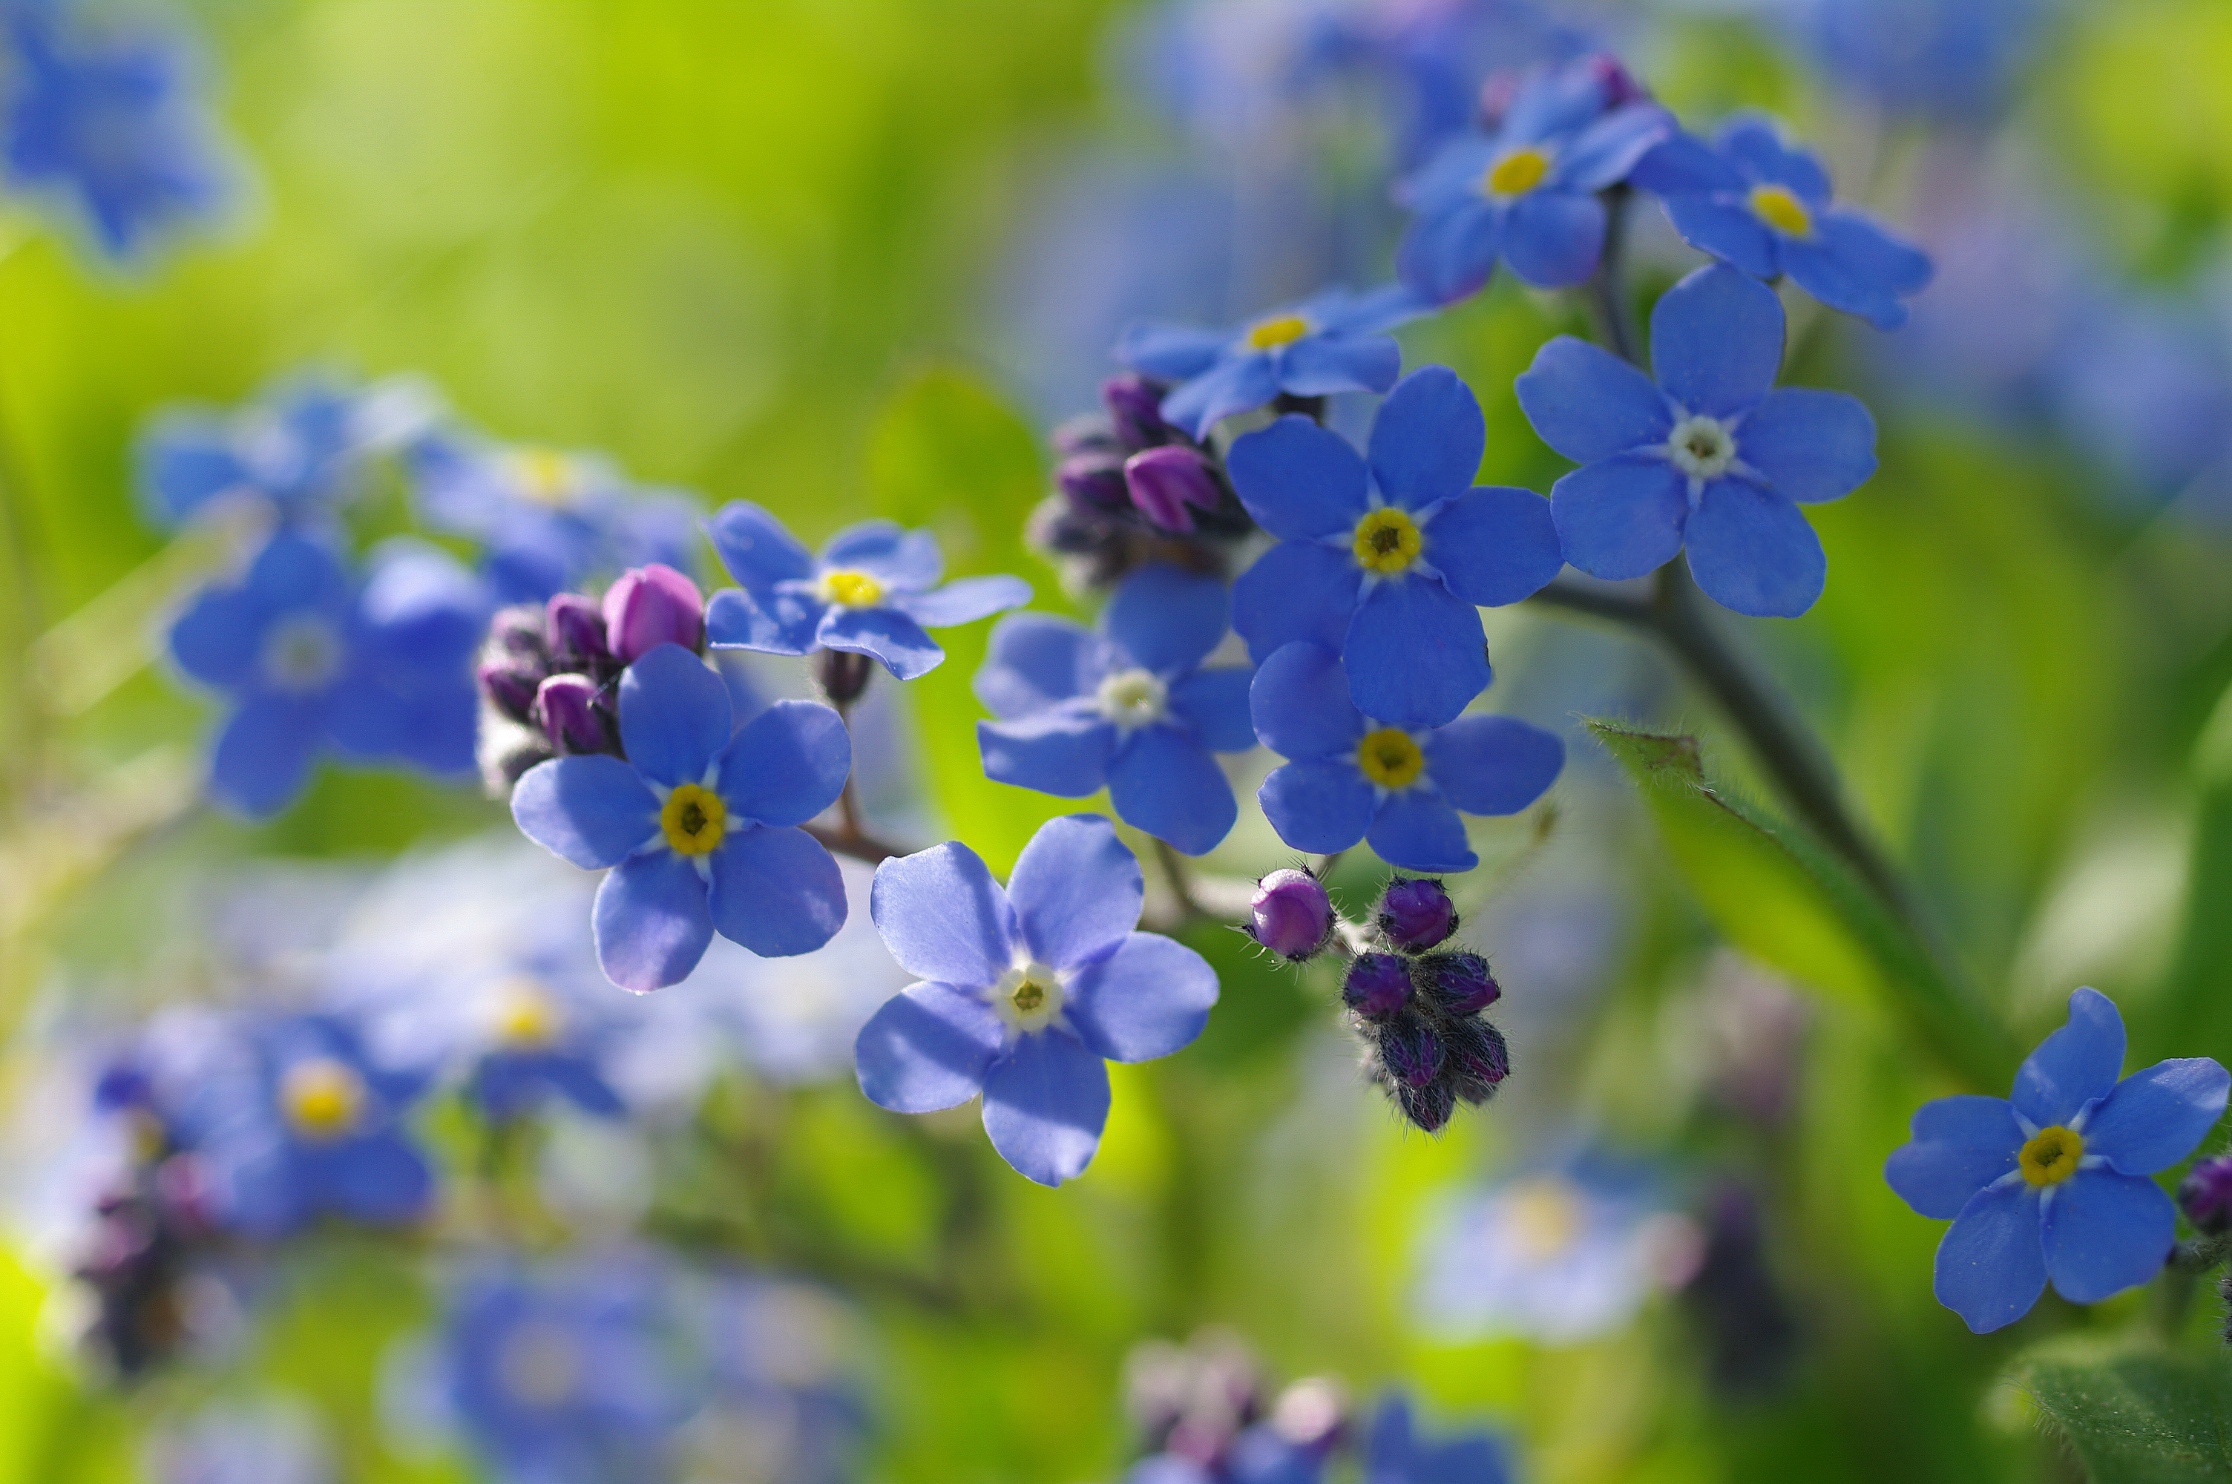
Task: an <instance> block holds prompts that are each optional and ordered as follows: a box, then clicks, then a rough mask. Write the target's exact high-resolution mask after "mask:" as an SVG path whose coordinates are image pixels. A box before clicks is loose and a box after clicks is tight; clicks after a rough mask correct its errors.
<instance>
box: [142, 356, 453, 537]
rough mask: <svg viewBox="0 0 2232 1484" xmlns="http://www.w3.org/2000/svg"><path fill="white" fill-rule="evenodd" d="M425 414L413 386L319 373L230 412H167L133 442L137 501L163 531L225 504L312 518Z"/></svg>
mask: <svg viewBox="0 0 2232 1484" xmlns="http://www.w3.org/2000/svg"><path fill="white" fill-rule="evenodd" d="M429 413H430V399H429V395H428V393H426V392H425V391H424V390H423V389H422V388H421V387H419V386H418V385H416V384H415V383H412V382H408V381H390V382H382V383H377V384H375V385H372V386H369V387H349V386H344V385H341V384H339V383H337V382H335V381H332V380H330V379H327V378H325V377H321V376H298V377H290V378H288V379H287V380H284V381H281V382H278V383H276V384H274V385H272V386H270V387H268V388H266V389H265V390H264V391H263V392H262V393H261V394H260V395H258V396H257V397H256V399H255V400H254V401H252V402H250V403H249V404H248V405H247V406H245V407H242V408H240V409H239V410H238V411H235V412H210V411H205V410H199V409H196V410H181V411H172V412H167V413H164V414H163V415H162V416H160V417H158V418H157V419H156V421H155V422H154V424H153V425H152V426H151V427H150V428H149V429H148V430H147V431H146V433H145V434H144V435H143V436H142V437H141V438H140V441H139V447H138V450H137V459H136V462H137V479H138V484H139V493H140V503H141V505H142V507H143V508H145V509H146V511H147V512H148V514H149V516H150V517H151V518H152V519H153V520H154V521H155V522H156V523H157V524H159V525H164V526H173V525H177V524H178V523H179V522H181V521H184V520H188V519H190V518H192V517H194V516H196V515H200V514H204V513H206V512H208V511H209V510H211V509H212V508H216V507H221V506H224V505H229V504H231V503H232V502H235V501H248V502H253V503H256V504H260V505H264V506H267V507H268V508H269V509H270V510H271V511H272V513H273V514H274V515H276V516H277V517H278V518H279V519H280V520H282V521H288V522H301V521H305V520H311V519H315V518H317V517H319V516H322V515H324V514H326V513H327V512H329V511H330V510H331V509H332V507H334V506H336V505H338V504H340V503H341V502H343V501H344V500H346V499H348V498H349V497H350V496H352V495H354V494H355V493H356V491H357V485H358V482H359V477H360V476H361V474H362V473H363V470H364V466H365V463H366V462H367V460H368V459H369V458H371V457H372V456H373V455H375V454H377V453H380V452H381V451H383V450H385V449H387V448H390V447H394V446H396V445H398V444H400V443H401V442H402V441H403V440H404V439H406V438H409V437H411V436H413V435H414V434H415V433H416V432H417V429H418V425H419V424H420V423H421V422H422V421H423V420H424V419H425V418H426V417H427V416H428V415H429Z"/></svg>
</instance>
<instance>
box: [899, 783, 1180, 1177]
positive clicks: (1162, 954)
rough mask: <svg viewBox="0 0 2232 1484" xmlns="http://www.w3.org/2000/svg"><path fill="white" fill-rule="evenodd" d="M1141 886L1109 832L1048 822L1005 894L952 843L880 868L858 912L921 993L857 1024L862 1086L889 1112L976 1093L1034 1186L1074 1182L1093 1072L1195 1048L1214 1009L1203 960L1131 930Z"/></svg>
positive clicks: (1087, 824)
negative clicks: (863, 910)
mask: <svg viewBox="0 0 2232 1484" xmlns="http://www.w3.org/2000/svg"><path fill="white" fill-rule="evenodd" d="M1145 893H1146V885H1145V882H1144V880H1143V879H1142V878H1141V876H1140V872H1139V862H1138V860H1137V859H1135V858H1134V857H1133V855H1132V853H1131V851H1130V850H1129V849H1128V848H1126V846H1125V845H1124V842H1123V841H1121V840H1119V839H1117V838H1116V831H1115V829H1114V828H1112V827H1111V826H1110V825H1109V823H1108V821H1107V820H1105V819H1102V818H1100V817H1098V816H1097V815H1091V814H1073V815H1069V816H1067V817H1065V818H1061V819H1055V820H1050V821H1048V822H1047V823H1046V824H1045V825H1043V826H1041V827H1040V829H1039V832H1038V833H1037V834H1036V835H1034V836H1032V837H1031V843H1030V844H1028V845H1026V846H1025V847H1023V854H1022V856H1021V858H1020V859H1018V860H1017V861H1016V863H1015V871H1014V874H1013V875H1012V876H1011V877H1010V878H1009V884H1008V888H1007V890H1005V891H1002V890H1001V889H1000V884H999V883H998V882H997V881H994V880H993V879H992V873H991V872H990V871H989V870H987V869H985V865H984V862H983V861H982V860H980V859H979V858H978V857H977V854H976V852H975V851H973V850H971V849H969V847H968V846H966V845H963V844H960V843H959V842H958V841H949V842H947V843H946V844H944V845H936V846H932V847H931V848H930V849H928V850H924V851H920V852H918V853H916V854H914V855H910V856H904V857H901V858H899V859H896V860H888V861H885V862H884V863H883V865H882V866H880V867H878V868H877V871H876V886H875V891H874V894H873V895H872V897H871V898H870V905H869V912H870V914H871V915H872V916H873V917H874V918H875V920H876V931H878V932H879V933H881V934H883V940H884V946H886V947H887V948H889V949H890V950H891V956H892V957H893V958H895V959H897V960H898V961H899V964H900V967H902V968H904V969H906V970H907V971H908V972H909V973H912V974H919V975H921V976H922V978H923V981H924V982H922V983H920V984H913V985H909V986H908V987H907V988H906V989H905V990H902V991H901V992H900V993H899V994H897V995H896V996H894V997H893V998H892V999H891V1001H890V1002H889V1003H888V1004H886V1005H885V1006H884V1007H883V1009H881V1010H879V1011H877V1012H876V1015H875V1018H874V1019H872V1020H870V1021H869V1022H868V1024H867V1025H866V1026H864V1027H862V1028H861V1032H860V1040H859V1042H858V1044H857V1046H856V1048H855V1060H856V1066H857V1070H858V1072H859V1075H860V1090H861V1091H862V1092H864V1093H866V1094H867V1095H868V1099H869V1101H870V1102H873V1103H875V1104H876V1105H878V1106H879V1107H884V1108H889V1109H891V1110H892V1111H893V1112H894V1113H935V1112H937V1111H938V1110H939V1109H941V1108H952V1107H957V1106H958V1105H960V1104H962V1103H965V1102H967V1101H968V1100H969V1099H970V1098H973V1097H975V1096H977V1095H978V1094H980V1093H981V1094H983V1097H984V1131H985V1133H986V1134H988V1135H990V1136H991V1139H992V1147H993V1148H995V1149H997V1150H998V1151H999V1152H1000V1157H1001V1158H1002V1159H1005V1160H1006V1161H1007V1162H1008V1163H1009V1164H1010V1165H1012V1166H1014V1167H1015V1169H1016V1170H1017V1171H1018V1172H1019V1173H1021V1174H1023V1175H1025V1176H1028V1177H1029V1178H1030V1179H1033V1180H1036V1181H1037V1182H1039V1183H1040V1184H1041V1185H1059V1184H1061V1183H1062V1182H1063V1181H1065V1180H1074V1179H1076V1178H1077V1177H1078V1176H1079V1175H1081V1174H1083V1173H1084V1172H1085V1166H1086V1165H1087V1164H1089V1163H1091V1161H1092V1158H1093V1152H1094V1151H1095V1150H1096V1149H1098V1148H1099V1147H1100V1136H1101V1127H1102V1125H1103V1124H1105V1123H1106V1122H1107V1121H1108V1068H1107V1067H1106V1066H1105V1065H1103V1063H1104V1062H1109V1061H1121V1062H1136V1061H1151V1060H1153V1059H1154V1058H1156V1057H1158V1056H1168V1055H1170V1053H1172V1052H1173V1051H1176V1050H1178V1049H1179V1048H1180V1047H1182V1046H1186V1045H1188V1044H1190V1043H1191V1042H1192V1041H1193V1039H1194V1037H1196V1036H1198V1035H1200V1034H1201V1028H1202V1027H1203V1026H1204V1025H1206V1024H1207V1023H1208V1020H1209V1008H1210V1006H1212V1005H1214V1004H1215V1003H1216V1002H1217V976H1216V973H1215V971H1214V970H1212V969H1211V968H1210V967H1209V965H1208V963H1207V961H1206V960H1204V959H1203V958H1202V957H1201V955H1200V954H1198V953H1196V952H1194V951H1193V950H1192V949H1191V948H1187V947H1185V946H1184V945H1183V944H1179V943H1174V942H1172V941H1171V940H1170V939H1168V938H1164V937H1158V936H1157V935H1155V934H1153V933H1142V932H1135V931H1133V929H1135V928H1136V927H1137V926H1138V924H1139V912H1140V907H1141V905H1142V904H1143V902H1144V900H1145Z"/></svg>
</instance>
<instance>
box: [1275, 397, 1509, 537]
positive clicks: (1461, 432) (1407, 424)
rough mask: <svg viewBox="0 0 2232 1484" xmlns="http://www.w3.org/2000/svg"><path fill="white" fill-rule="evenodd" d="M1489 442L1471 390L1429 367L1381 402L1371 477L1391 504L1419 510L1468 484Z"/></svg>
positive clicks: (1374, 427)
mask: <svg viewBox="0 0 2232 1484" xmlns="http://www.w3.org/2000/svg"><path fill="white" fill-rule="evenodd" d="M1487 444H1488V425H1487V424H1486V423H1485V422H1484V421H1483V420H1482V419H1481V416H1480V401H1479V399H1478V398H1476V397H1474V396H1473V394H1472V388H1471V387H1469V386H1466V385H1465V384H1464V382H1462V381H1460V380H1459V379H1458V377H1457V373H1456V372H1454V371H1452V370H1450V369H1449V368H1448V367H1447V366H1428V367H1426V368H1425V369H1424V370H1422V371H1413V372H1412V373H1411V374H1410V375H1408V376H1406V377H1404V378H1403V380H1402V383H1401V385H1399V386H1397V387H1396V388H1395V390H1394V391H1392V392H1390V393H1388V395H1387V400H1386V401H1385V402H1382V403H1381V404H1380V409H1379V416H1378V417H1376V418H1374V419H1373V421H1372V442H1371V465H1372V478H1373V479H1374V480H1375V481H1377V482H1378V484H1379V489H1380V493H1381V494H1383V495H1385V496H1386V497H1387V499H1388V502H1389V503H1390V504H1394V505H1400V506H1402V507H1403V508H1404V509H1406V510H1420V509H1423V508H1424V507H1426V506H1428V505H1431V504H1433V503H1434V502H1435V501H1436V500H1447V499H1450V498H1452V497H1453V496H1456V495H1459V494H1462V493H1463V492H1464V491H1465V490H1466V489H1467V488H1469V487H1470V486H1471V484H1472V482H1473V475H1475V474H1476V473H1478V472H1479V471H1480V455H1481V452H1482V450H1483V449H1485V448H1486V447H1487ZM1335 529H1338V528H1335ZM1310 534H1317V533H1315V532H1313V533H1310ZM1327 534H1330V532H1328V533H1327Z"/></svg>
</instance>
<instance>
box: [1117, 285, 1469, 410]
mask: <svg viewBox="0 0 2232 1484" xmlns="http://www.w3.org/2000/svg"><path fill="white" fill-rule="evenodd" d="M1427 307H1428V306H1427V305H1426V304H1425V303H1424V302H1422V301H1421V300H1420V299H1419V298H1418V296H1417V295H1416V294H1414V293H1412V292H1411V291H1410V290H1409V289H1407V288H1405V287H1403V286H1402V285H1401V284H1387V285H1385V286H1383V287H1381V288H1377V289H1373V290H1371V291H1369V292H1367V293H1362V294H1354V293H1350V292H1349V291H1348V290H1346V289H1326V290H1325V291H1324V292H1322V293H1319V294H1316V295H1313V296H1312V297H1310V298H1308V299H1305V300H1303V301H1302V302H1301V303H1299V304H1293V305H1289V306H1287V307H1286V308H1284V309H1276V310H1273V311H1272V312H1271V313H1269V314H1266V315H1263V316H1261V317H1260V318H1257V319H1253V320H1250V321H1249V322H1248V323H1246V324H1244V325H1241V326H1239V327H1238V328H1237V329H1224V330H1204V329H1196V328H1194V327H1192V326H1188V325H1159V324H1153V325H1134V326H1133V327H1132V328H1131V329H1129V330H1127V331H1125V333H1124V337H1123V339H1122V340H1120V341H1119V342H1117V346H1116V359H1117V360H1118V361H1121V362H1122V363H1123V364H1124V365H1126V366H1128V367H1130V368H1131V369H1132V370H1134V371H1137V372H1139V373H1141V374H1142V375H1145V376H1152V377H1154V378H1155V379H1156V380H1158V381H1170V382H1176V383H1178V384H1177V385H1176V386H1175V387H1173V388H1172V389H1171V391H1170V394H1169V395H1168V396H1166V397H1164V398H1163V401H1162V415H1163V418H1164V420H1165V421H1167V422H1169V423H1170V424H1172V425H1173V426H1175V427H1179V428H1183V429H1185V430H1186V431H1187V432H1188V433H1191V434H1192V435H1193V436H1194V437H1196V438H1206V437H1208V436H1209V429H1210V428H1211V427H1213V426H1215V425H1216V423H1217V422H1218V420H1219V419H1221V418H1227V417H1230V416H1232V415H1233V414H1234V413H1238V412H1253V411H1254V410H1255V409H1256V408H1258V407H1262V406H1264V405H1265V404H1267V403H1269V402H1270V401H1271V400H1272V399H1273V398H1275V397H1277V396H1279V395H1280V394H1281V393H1282V392H1283V393H1285V394H1286V395H1288V396H1292V397H1325V396H1330V395H1332V394H1333V393H1335V392H1384V391H1386V390H1387V389H1388V388H1389V387H1391V386H1393V385H1394V384H1395V378H1396V377H1397V376H1399V375H1401V374H1402V370H1403V352H1402V348H1401V347H1400V346H1398V345H1396V343H1395V342H1394V340H1393V339H1392V338H1391V337H1390V336H1389V335H1388V333H1387V332H1388V331H1389V330H1392V329H1394V328H1395V327H1396V326H1397V325H1399V324H1401V323H1403V322H1404V321H1405V320H1408V319H1415V318H1417V317H1418V316H1419V315H1420V314H1423V313H1424V312H1425V311H1426V309H1427Z"/></svg>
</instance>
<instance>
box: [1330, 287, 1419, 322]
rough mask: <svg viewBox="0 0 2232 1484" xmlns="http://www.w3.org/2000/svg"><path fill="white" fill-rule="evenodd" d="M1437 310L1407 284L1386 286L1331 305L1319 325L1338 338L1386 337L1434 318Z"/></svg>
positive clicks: (1345, 295)
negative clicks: (1424, 317)
mask: <svg viewBox="0 0 2232 1484" xmlns="http://www.w3.org/2000/svg"><path fill="white" fill-rule="evenodd" d="M1433 311H1434V306H1433V305H1432V304H1431V303H1429V302H1427V301H1426V300H1425V299H1423V298H1421V297H1419V294H1418V292H1417V291H1416V290H1415V289H1413V288H1412V287H1411V286H1410V285H1409V284H1406V283H1383V284H1381V285H1380V286H1379V287H1378V288H1374V289H1366V290H1365V291H1364V292H1363V293H1360V294H1343V295H1342V296H1341V297H1340V299H1339V300H1338V301H1329V302H1328V303H1327V304H1326V305H1325V307H1324V309H1323V311H1322V313H1321V314H1320V317H1319V323H1321V324H1323V325H1324V326H1325V328H1326V329H1327V330H1328V331H1330V332H1331V333H1333V334H1337V335H1384V334H1386V333H1387V332H1388V331H1389V330H1392V329H1394V328H1395V327H1396V326H1397V325H1400V324H1404V323H1406V322H1408V321H1410V320H1414V319H1417V318H1419V317H1420V316H1421V315H1426V314H1431V313H1433Z"/></svg>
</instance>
